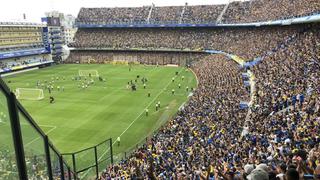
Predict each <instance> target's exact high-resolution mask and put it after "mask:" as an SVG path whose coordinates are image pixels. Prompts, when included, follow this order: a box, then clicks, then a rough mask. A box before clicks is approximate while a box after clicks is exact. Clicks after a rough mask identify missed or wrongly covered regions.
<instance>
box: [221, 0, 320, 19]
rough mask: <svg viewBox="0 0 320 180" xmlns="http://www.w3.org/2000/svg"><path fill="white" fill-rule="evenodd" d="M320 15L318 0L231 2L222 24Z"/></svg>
mask: <svg viewBox="0 0 320 180" xmlns="http://www.w3.org/2000/svg"><path fill="white" fill-rule="evenodd" d="M318 13H320V2H319V1H318V0H308V1H305V0H294V1H293V0H253V1H244V2H239V1H238V2H237V1H236V2H232V3H230V4H229V7H228V9H227V11H226V12H225V13H224V16H223V23H227V24H229V23H248V22H260V21H270V20H279V19H287V18H291V17H299V16H306V15H312V14H318Z"/></svg>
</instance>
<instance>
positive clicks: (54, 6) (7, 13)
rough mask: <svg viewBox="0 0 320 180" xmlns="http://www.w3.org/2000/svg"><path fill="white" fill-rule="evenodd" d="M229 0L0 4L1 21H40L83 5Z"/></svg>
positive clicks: (218, 0) (24, 0) (194, 1)
mask: <svg viewBox="0 0 320 180" xmlns="http://www.w3.org/2000/svg"><path fill="white" fill-rule="evenodd" d="M228 1H229V0H8V1H6V2H5V3H2V5H1V6H0V21H12V20H22V19H23V14H24V13H25V14H26V17H27V21H32V22H40V20H41V17H44V13H45V12H48V11H52V10H57V11H60V12H63V13H66V14H72V15H74V16H76V15H77V14H78V12H79V10H80V8H81V7H134V6H143V5H151V4H152V3H154V4H155V5H156V6H170V5H184V4H185V2H188V4H190V5H200V4H223V3H227V2H228Z"/></svg>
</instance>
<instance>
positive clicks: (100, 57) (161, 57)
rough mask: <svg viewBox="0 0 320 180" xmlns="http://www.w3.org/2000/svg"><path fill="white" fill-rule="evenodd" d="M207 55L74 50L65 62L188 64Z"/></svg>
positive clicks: (202, 53)
mask: <svg viewBox="0 0 320 180" xmlns="http://www.w3.org/2000/svg"><path fill="white" fill-rule="evenodd" d="M206 55H207V54H206V53H204V52H171V51H167V52H163V51H161V52H159V51H100V50H92V51H83V50H73V51H71V53H70V56H69V57H68V59H67V60H66V61H65V63H79V64H83V63H98V64H107V63H113V62H121V61H123V62H124V63H130V62H135V63H139V64H148V65H167V64H175V65H179V66H186V65H188V64H192V63H193V62H194V61H196V60H198V59H200V58H203V57H204V56H206Z"/></svg>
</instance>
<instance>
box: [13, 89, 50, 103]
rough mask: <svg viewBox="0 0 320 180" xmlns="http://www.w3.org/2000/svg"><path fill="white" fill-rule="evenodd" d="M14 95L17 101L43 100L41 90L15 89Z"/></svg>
mask: <svg viewBox="0 0 320 180" xmlns="http://www.w3.org/2000/svg"><path fill="white" fill-rule="evenodd" d="M15 94H16V97H17V99H25V100H41V99H44V93H43V90H42V89H33V88H17V89H16V93H15Z"/></svg>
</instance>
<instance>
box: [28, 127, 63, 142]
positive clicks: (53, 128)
mask: <svg viewBox="0 0 320 180" xmlns="http://www.w3.org/2000/svg"><path fill="white" fill-rule="evenodd" d="M39 126H42V127H51V129H50V130H49V131H48V132H46V133H45V134H46V135H48V134H49V133H51V132H52V131H53V130H55V129H56V128H57V126H49V125H39ZM38 139H40V136H39V137H37V138H35V139H33V140H32V141H30V142H28V143H27V144H25V145H24V147H27V146H29V145H30V144H32V143H33V142H35V141H36V140H38Z"/></svg>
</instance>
